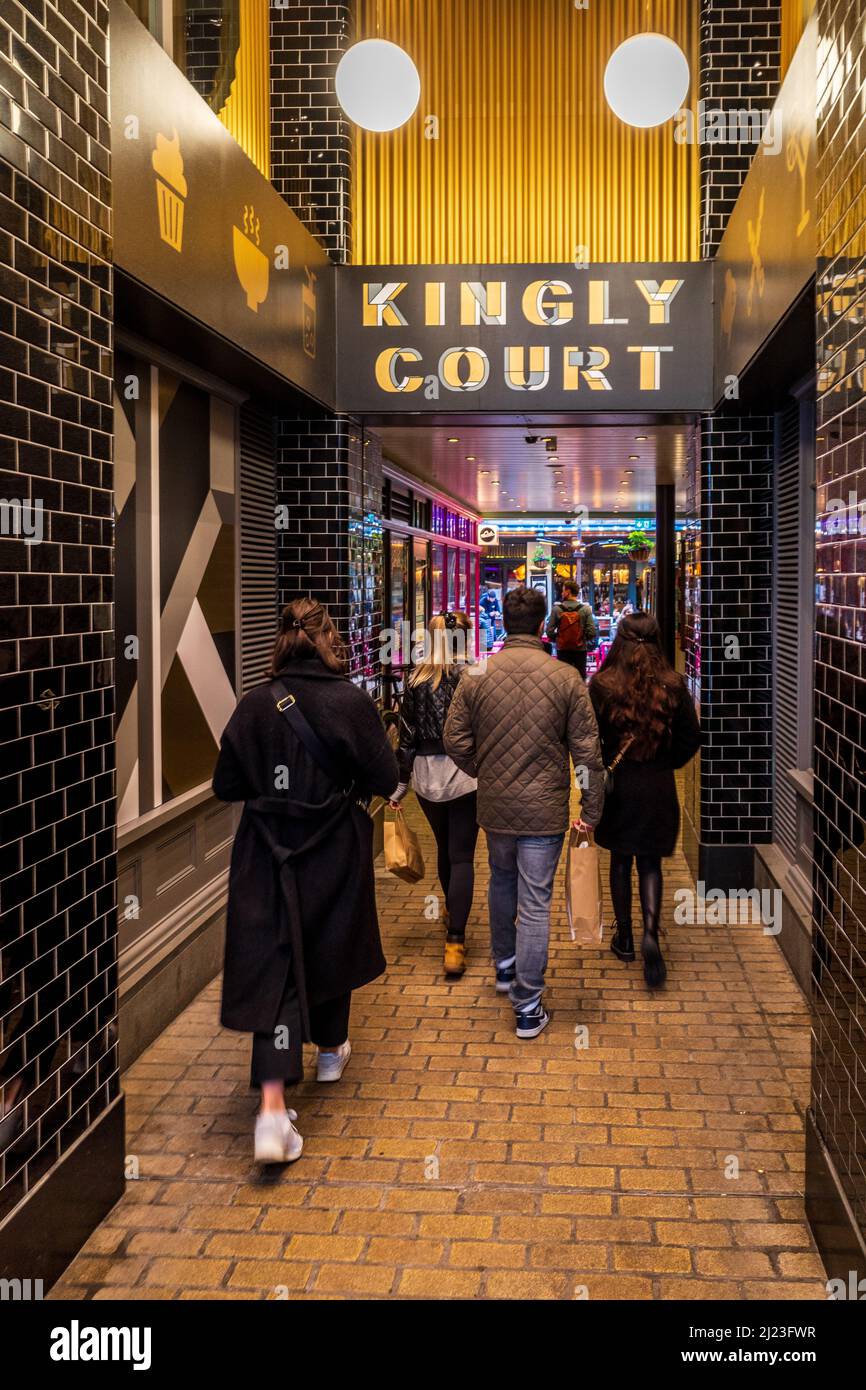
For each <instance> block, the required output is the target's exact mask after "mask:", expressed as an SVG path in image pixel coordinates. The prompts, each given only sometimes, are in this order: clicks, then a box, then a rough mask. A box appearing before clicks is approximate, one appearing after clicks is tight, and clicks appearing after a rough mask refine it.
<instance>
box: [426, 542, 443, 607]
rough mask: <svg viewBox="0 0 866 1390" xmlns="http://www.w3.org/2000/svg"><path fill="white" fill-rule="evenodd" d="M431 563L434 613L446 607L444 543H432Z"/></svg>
mask: <svg viewBox="0 0 866 1390" xmlns="http://www.w3.org/2000/svg"><path fill="white" fill-rule="evenodd" d="M430 557H431V559H430V563H431V566H432V576H433V582H432V585H431V599H432V604H433V613H434V614H436V613H441V612H442V610H443V608H445V607H446V603H445V547H444V545H436V544H434V545H431V547H430Z"/></svg>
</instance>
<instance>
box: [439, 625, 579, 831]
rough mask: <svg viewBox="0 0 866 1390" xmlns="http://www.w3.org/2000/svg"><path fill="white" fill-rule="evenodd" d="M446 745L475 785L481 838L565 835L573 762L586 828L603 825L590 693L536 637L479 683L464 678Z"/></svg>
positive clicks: (514, 643) (522, 641)
mask: <svg viewBox="0 0 866 1390" xmlns="http://www.w3.org/2000/svg"><path fill="white" fill-rule="evenodd" d="M443 741H444V744H445V751H446V753H448V755H449V756H450V757H451V758H453V760H454V762H455V763H456V764H457V766H458V767H459V768H462V770H463V771H464V772H467V773H468V774H469V776H470V777H477V778H478V823H479V825H481V826H483V828H484V829H485V830H493V831H498V832H500V833H502V834H505V835H558V834H560V833H561V832H562V831H564V830H566V829H567V827H568V820H569V798H570V791H571V777H570V774H569V762H568V755H569V753H570V754H571V757H572V758H573V760H574V764H575V769H576V771H577V772H579V773H580V774H582V780H581V786H582V794H583V803H582V811H581V814H582V816H583V819H584V820H585V821H587V822H588V823H589V824H590V825H595V824H596V823H597V822H598V820H599V819H600V817H601V812H602V806H603V803H604V765H603V763H602V760H601V748H600V746H599V740H598V726H597V724H596V722H595V714H594V713H593V708H592V705H591V703H590V699H589V694H588V692H587V689H586V686H585V685H584V683H583V681H582V680H581V678H580V676H579V675H578V673H577V671H575V669H574V668H573V667H572V666H569V665H566V663H565V662H564V661H554V660H553V658H552V657H551V656H550V654H549V653H548V652H546V651H545V649H544V646H543V645H542V642H541V639H540V638H538V637H529V636H526V637H524V636H519V637H508V638H506V640H505V645H504V646H503V648H502V650H501V652H498V653H497V655H496V656H492V657H490V658H489V660H488V661H487V666H486V670H485V671H484V673H483V674H479V675H473V674H472V672H471V671H467V672H466V674H465V675H464V677H463V679H462V680H461V682H460V684H459V685H458V687H457V691H456V693H455V695H454V699H453V700H452V702H451V709H450V711H449V713H448V719H447V721H446V724H445V733H444V739H443ZM584 782H585V783H586V785H585V786H584V785H583V783H584Z"/></svg>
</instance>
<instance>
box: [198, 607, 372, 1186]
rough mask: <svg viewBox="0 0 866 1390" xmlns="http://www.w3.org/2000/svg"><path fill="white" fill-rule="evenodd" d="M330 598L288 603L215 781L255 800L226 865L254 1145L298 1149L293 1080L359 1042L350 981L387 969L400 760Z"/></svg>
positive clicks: (231, 1004) (226, 995)
mask: <svg viewBox="0 0 866 1390" xmlns="http://www.w3.org/2000/svg"><path fill="white" fill-rule="evenodd" d="M345 672H346V661H345V654H344V651H343V648H342V646H341V643H340V641H339V638H338V637H337V633H336V631H335V629H334V626H333V624H332V623H331V620H330V618H329V617H328V614H327V611H326V610H325V608H324V607H323V606H322V604H320V603H316V602H315V601H314V600H312V599H308V598H301V599H296V600H295V601H294V602H293V603H290V604H289V605H288V607H287V608H285V609H284V611H283V614H282V618H281V621H280V633H279V636H278V638H277V644H276V647H275V649H274V657H273V667H272V677H273V679H272V680H271V681H269V682H268V683H267V684H265V685H260V686H258V687H256V689H254V690H251V691H250V692H249V694H247V695H245V696H244V698H243V699H242V700H241V702H240V704H239V705H238V707H237V709H236V710H235V712H234V714H233V715H232V718H231V719H230V721H229V723H228V726H227V728H226V730H225V732H224V734H223V737H222V743H221V747H220V754H219V759H218V761H217V766H216V771H215V773H214V782H213V787H214V791H215V793H216V795H217V796H218V797H220V798H221V799H222V800H223V801H243V802H244V810H243V815H242V816H241V821H240V825H239V827H238V831H237V835H236V837H235V843H234V849H233V852H232V862H231V872H230V876H229V903H228V920H227V927H226V946H225V972H224V975H223V998H222V1023H223V1025H224V1026H225V1027H226V1028H234V1029H237V1030H239V1031H240V1032H249V1033H253V1034H254V1038H253V1057H252V1084H253V1085H254V1086H260V1087H261V1092H262V1108H261V1111H260V1113H259V1116H258V1118H257V1121H256V1144H255V1151H256V1158H257V1160H258V1161H259V1162H262V1163H281V1162H290V1161H292V1160H293V1159H295V1158H298V1157H300V1153H301V1149H302V1147H303V1140H302V1139H301V1136H300V1135H299V1134H298V1132H297V1130H296V1129H295V1127H294V1125H293V1123H292V1121H293V1120H295V1119H297V1116H296V1114H295V1112H294V1111H292V1110H286V1100H285V1085H286V1083H292V1082H296V1081H299V1080H300V1079H301V1077H302V1075H303V1059H302V1043H303V1042H305V1041H308V1042H314V1043H316V1044H317V1045H318V1048H319V1058H318V1071H317V1076H318V1080H319V1081H337V1080H339V1078H340V1076H341V1075H342V1072H343V1069H344V1067H345V1065H346V1063H347V1061H348V1059H349V1055H350V1053H351V1045H350V1043H349V1040H348V1030H349V1008H350V1003H351V995H352V990H354V989H359V988H360V986H361V985H365V984H367V983H368V982H369V981H370V980H374V979H375V978H376V977H377V976H378V975H381V974H382V972H383V970H384V969H385V958H384V956H383V954H382V944H381V941H380V938H379V923H378V918H377V915H376V896H375V887H374V878H373V824H372V821H371V820H370V817H369V816H368V814H367V811H366V803H367V802H368V801H369V798H370V797H371V796H373V795H380V796H385V797H387V796H390V794H391V793H392V792H393V791H394V790H395V788H396V786H397V782H398V772H397V762H396V759H395V757H394V753H393V750H392V748H391V746H390V744H389V742H388V740H387V738H386V736H385V731H384V729H383V727H382V723H381V720H380V718H379V715H378V712H377V710H376V707H375V705H374V704H373V701H372V700H371V699H370V697H369V695H367V694H365V692H364V691H362V690H360V689H358V687H357V686H355V685H353V684H352V683H351V682H350V681H349V680H347V679H346V675H345Z"/></svg>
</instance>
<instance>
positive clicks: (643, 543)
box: [622, 531, 653, 561]
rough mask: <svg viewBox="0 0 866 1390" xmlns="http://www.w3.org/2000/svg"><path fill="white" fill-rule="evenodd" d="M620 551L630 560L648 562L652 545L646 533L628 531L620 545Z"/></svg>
mask: <svg viewBox="0 0 866 1390" xmlns="http://www.w3.org/2000/svg"><path fill="white" fill-rule="evenodd" d="M622 551H623V554H625V555H627V556H628V558H629V559H630V560H638V561H641V560H648V559H649V557H650V555H651V554H652V551H653V545H652V542H651V541H650V539H649V536H648V535H647V533H646V531H630V532H629V534H628V535H627V536H626V538H625V540H624V541H623V543H622Z"/></svg>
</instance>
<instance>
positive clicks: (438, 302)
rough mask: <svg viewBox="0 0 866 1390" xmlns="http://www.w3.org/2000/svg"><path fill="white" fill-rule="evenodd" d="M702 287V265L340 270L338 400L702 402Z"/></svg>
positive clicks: (389, 406)
mask: <svg viewBox="0 0 866 1390" xmlns="http://www.w3.org/2000/svg"><path fill="white" fill-rule="evenodd" d="M712 286H713V268H712V265H711V264H710V263H709V262H673V263H671V262H667V263H662V264H658V263H646V264H644V263H639V264H637V263H636V264H628V263H622V262H620V263H618V264H605V265H586V266H580V267H579V266H577V265H473V266H467V265H420V266H419V265H404V266H352V267H343V268H341V269H340V271H339V273H338V278H337V313H338V321H339V339H338V361H337V400H338V403H339V408H340V409H341V410H345V411H351V412H354V413H359V414H363V413H375V414H377V415H378V414H382V413H383V412H389V411H395V412H401V413H404V412H414V411H431V412H435V411H439V412H444V411H447V412H448V413H451V412H453V411H497V412H505V411H509V412H517V413H524V412H526V411H530V410H531V411H533V412H539V411H544V410H551V409H554V410H566V411H595V412H600V411H614V410H641V411H646V410H688V411H692V410H694V411H697V410H704V409H708V408H709V407H710V406H711V405H712V377H713V364H712V322H713V306H712V296H713V290H712Z"/></svg>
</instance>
